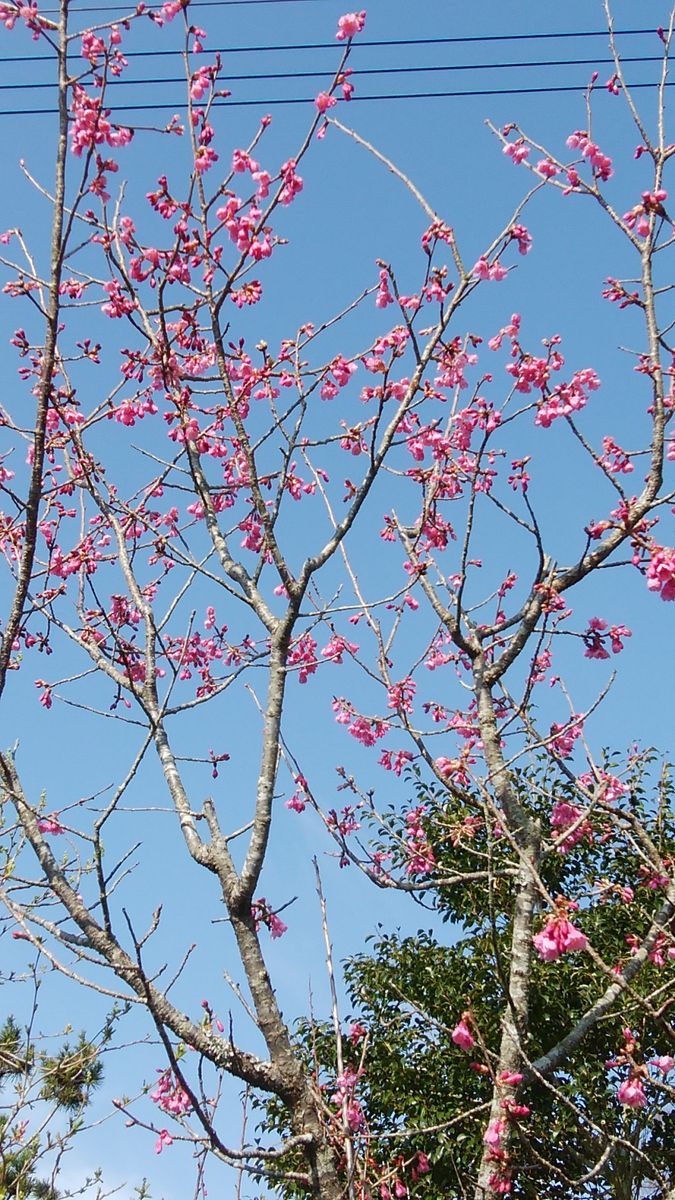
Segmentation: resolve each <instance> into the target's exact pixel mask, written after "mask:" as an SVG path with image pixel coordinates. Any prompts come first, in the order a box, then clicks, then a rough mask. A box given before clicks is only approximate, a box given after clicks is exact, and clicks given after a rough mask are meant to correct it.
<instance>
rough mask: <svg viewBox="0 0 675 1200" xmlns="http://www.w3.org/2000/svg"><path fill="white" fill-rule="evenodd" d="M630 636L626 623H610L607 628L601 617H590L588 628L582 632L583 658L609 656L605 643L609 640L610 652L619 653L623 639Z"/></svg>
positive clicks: (603, 657)
mask: <svg viewBox="0 0 675 1200" xmlns="http://www.w3.org/2000/svg"><path fill="white" fill-rule="evenodd" d="M629 637H632V634H631V631H630V629H628V627H627V626H626V625H612V626H611V628H609V629H608V627H607V622H606V621H603V620H602V618H601V617H591V619H590V621H589V622H588V629H587V630H586V632H585V633H584V634H583V640H584V645H585V647H586V649H585V650H584V658H598V659H606V658H609V650H608V649H607V645H606V643H607V642H608V641H609V644H610V647H611V651H612V654H620V653H621V651H622V650H623V648H624V646H623V643H624V639H625V638H629Z"/></svg>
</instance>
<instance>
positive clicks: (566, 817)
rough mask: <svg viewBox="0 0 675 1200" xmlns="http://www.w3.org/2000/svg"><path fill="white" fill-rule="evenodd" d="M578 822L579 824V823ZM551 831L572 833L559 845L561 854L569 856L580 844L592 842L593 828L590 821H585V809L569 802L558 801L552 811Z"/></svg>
mask: <svg viewBox="0 0 675 1200" xmlns="http://www.w3.org/2000/svg"><path fill="white" fill-rule="evenodd" d="M577 822H578V823H577ZM551 829H554V830H555V831H556V833H557V834H562V833H565V831H566V830H568V829H569V830H570V831H571V832H570V833H569V834H568V836H567V837H565V838H564V839H563V840H562V841H561V842H560V843H559V845H558V853H559V854H567V853H568V851H570V850H572V849H573V847H574V846H576V845H577V843H578V842H583V841H591V840H592V838H593V826H592V825H591V823H590V821H588V820H585V819H583V809H581V808H577V806H576V804H570V803H569V802H568V801H567V800H558V801H557V802H556V803H555V804H554V805H553V808H552V810H551Z"/></svg>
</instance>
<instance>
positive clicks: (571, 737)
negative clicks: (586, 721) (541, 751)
mask: <svg viewBox="0 0 675 1200" xmlns="http://www.w3.org/2000/svg"><path fill="white" fill-rule="evenodd" d="M582 731H583V719H582V717H580V716H579V715H576V714H575V716H574V717H572V720H571V721H569V722H568V723H567V725H559V724H558V722H557V721H554V722H553V724H552V725H551V731H550V737H549V742H548V745H549V749H550V750H552V751H553V753H554V754H557V755H559V757H560V758H569V757H570V755H571V753H572V751H573V750H574V743H575V742H576V740H577V738H580V737H581V734H582Z"/></svg>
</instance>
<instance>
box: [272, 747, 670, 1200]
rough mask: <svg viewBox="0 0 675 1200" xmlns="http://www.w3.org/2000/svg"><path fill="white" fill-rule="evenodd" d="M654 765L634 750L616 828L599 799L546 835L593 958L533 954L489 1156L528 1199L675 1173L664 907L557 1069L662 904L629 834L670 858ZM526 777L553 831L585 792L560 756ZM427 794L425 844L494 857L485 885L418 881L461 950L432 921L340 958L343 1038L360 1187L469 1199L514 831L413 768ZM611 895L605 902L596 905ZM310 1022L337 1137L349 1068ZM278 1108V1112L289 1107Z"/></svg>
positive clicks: (420, 814) (601, 1198)
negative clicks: (503, 832) (496, 825)
mask: <svg viewBox="0 0 675 1200" xmlns="http://www.w3.org/2000/svg"><path fill="white" fill-rule="evenodd" d="M606 766H607V770H606V774H607V777H610V776H609V770H610V765H609V764H607V765H606ZM649 766H650V763H649V756H645V757H642V758H641V759H635V760H634V761H633V763H632V766H631V768H630V772H629V774H628V775H626V776H625V777H624V779H625V782H624V783H623V785H622V789H621V790H622V794H621V796H620V798H618V799H616V800H613V801H612V803H613V805H614V812H613V814H612V821H611V824H610V826H608V825H607V823H606V814H602V813H600V812H598V813H597V814H596V815H595V816H591V817H590V818H587V819H585V820H584V821H581V822H579V823H578V825H577V828H576V829H575V828H574V827H573V825H571V824H570V825H569V826H568V830H567V836H566V837H565V836H564V833H563V834H559V836H558V838H557V839H556V838H555V837H554V838H553V840H552V841H551V842H550V843H549V845H548V848H547V852H545V853H543V854H542V858H541V862H540V881H541V886H542V889H543V891H544V893H545V894H546V893H548V894H549V895H551V896H552V897H556V896H559V895H564V896H566V897H568V898H572V897H575V900H574V901H573V903H574V904H575V905H577V904H578V909H571V910H570V915H572V914H573V920H574V926H575V928H577V929H578V930H579V931H583V935H584V937H585V938H587V939H588V944H589V946H592V947H593V952H592V954H591V953H589V952H588V950H586V952H584V953H570V954H564V955H561V956H560V959H559V961H556V962H555V963H553V962H547V961H545V960H544V959H542V958H541V957H540V955H539V954H537V955H534V956H533V961H532V965H531V970H532V982H531V993H530V1021H529V1029H528V1031H527V1035H526V1036H525V1037H524V1038H523V1045H522V1051H523V1058H524V1065H523V1068H522V1075H523V1079H522V1081H519V1082H521V1087H520V1091H519V1095H518V1100H517V1103H515V1104H513V1103H511V1102H510V1101H509V1099H507V1097H506V1096H505V1109H504V1112H505V1114H506V1115H505V1119H506V1120H508V1122H509V1126H510V1130H511V1134H512V1136H511V1141H510V1145H509V1150H508V1154H505V1155H504V1157H503V1158H500V1157H499V1154H498V1149H497V1147H496V1151H497V1152H496V1154H495V1167H496V1168H501V1170H502V1174H503V1177H504V1181H505V1185H509V1184H510V1180H511V1177H512V1176H516V1177H517V1180H518V1188H517V1195H519V1196H523V1197H527V1198H528V1200H558V1198H560V1200H562V1197H568V1196H570V1195H574V1196H575V1197H587V1198H588V1200H646V1198H647V1197H654V1200H657V1198H659V1200H664V1198H665V1197H666V1196H667V1195H670V1194H671V1189H672V1187H673V1184H675V1163H674V1159H673V1145H675V1109H674V1107H673V1103H672V1102H673V1099H674V1098H675V1089H674V1088H673V1087H672V1086H671V1085H670V1084H669V1083H668V1079H671V1080H672V1074H671V1070H672V1067H673V1065H674V1063H673V1059H672V1057H671V1055H672V1049H673V1027H672V1021H671V1020H670V1017H671V1016H672V1006H673V1004H674V1003H675V995H674V991H673V983H674V979H675V970H674V965H675V963H674V958H673V955H674V953H675V950H674V946H675V943H674V941H673V937H672V934H673V929H672V921H671V924H670V927H669V928H668V929H667V930H665V931H664V932H663V934H662V935H661V936H660V937H657V938H656V939H655V940H654V941H653V942H652V945H651V949H650V959H651V961H650V962H649V963H648V966H647V968H646V970H644V971H643V972H642V973H641V974H640V976H639V981H637V980H636V981H635V982H634V983H633V985H632V986H631V988H630V989H627V990H626V991H625V992H624V993H623V995H622V997H621V999H620V1001H618V1002H616V1003H614V1004H613V1006H612V1007H611V1008H610V1007H609V1006H608V1008H607V1012H606V1014H605V1016H604V1017H603V1019H600V1020H596V1021H594V1022H592V1023H591V1022H589V1023H588V1029H587V1031H586V1032H585V1034H584V1036H583V1038H582V1039H580V1040H579V1042H578V1044H577V1045H576V1046H575V1047H574V1049H573V1050H572V1052H570V1053H569V1054H568V1055H567V1056H566V1057H565V1059H564V1065H563V1066H562V1068H561V1069H556V1066H555V1064H556V1062H557V1059H558V1058H559V1057H560V1056H561V1051H562V1049H563V1047H564V1044H565V1041H566V1038H567V1037H568V1035H569V1032H570V1030H571V1029H572V1030H574V1029H577V1028H579V1027H581V1026H582V1025H583V1023H584V1021H585V1020H587V1014H589V1012H592V1011H593V1009H594V1005H595V1004H596V1003H597V966H598V963H599V962H600V963H601V964H602V968H603V969H604V970H605V971H606V972H607V973H610V972H611V970H612V968H613V967H615V966H617V965H623V964H625V963H626V960H627V959H628V958H630V955H631V951H632V950H633V949H634V947H635V946H636V945H637V944H638V942H639V940H640V939H641V938H643V937H644V936H645V934H646V933H647V931H648V929H649V927H650V926H651V925H652V923H653V922H654V918H655V916H656V915H657V913H658V911H659V909H660V907H661V906H662V904H663V887H664V881H663V880H662V879H658V878H657V877H656V876H655V874H654V872H653V871H652V870H651V869H650V868H649V867H648V866H647V865H646V863H645V864H643V868H642V869H641V870H639V872H638V876H637V877H636V876H635V869H636V864H635V858H634V856H633V855H631V853H630V852H629V850H628V849H627V847H626V844H625V839H626V834H627V832H628V831H629V830H635V829H638V828H639V829H640V830H641V831H642V835H643V837H644V838H648V839H649V840H651V841H652V846H653V847H654V848H656V849H658V853H659V855H660V856H662V858H664V859H665V861H669V860H670V859H671V858H672V857H673V855H674V854H675V821H674V819H673V814H672V806H671V804H670V800H671V792H672V789H671V781H670V776H669V774H668V772H667V771H666V772H664V773H663V774H662V776H661V779H660V781H659V783H658V784H657V785H656V786H654V785H653V782H652V777H651V774H650V771H649ZM614 778H616V777H614ZM514 780H515V785H516V786H517V790H518V795H519V798H520V801H521V803H522V804H523V805H524V806H526V808H527V811H528V812H529V814H530V817H531V819H532V820H533V821H535V822H538V823H539V825H540V826H542V827H543V826H544V825H545V824H548V823H549V822H550V813H551V810H552V806H553V811H557V812H559V813H560V812H565V811H567V810H565V809H564V808H562V806H563V805H570V806H571V805H573V804H574V802H575V787H574V785H573V783H572V781H571V780H570V779H568V778H567V777H566V776H565V774H564V773H562V774H561V772H560V770H559V769H557V768H556V769H553V768H551V767H550V766H545V765H541V764H540V765H539V767H538V768H537V769H535V770H532V771H531V772H522V773H520V774H519V775H517V776H515V777H514ZM415 792H416V802H415V805H414V809H413V810H412V811H414V813H415V814H416V821H417V829H418V838H417V843H418V846H420V845H421V842H422V839H421V837H420V836H419V830H420V829H423V831H424V838H425V839H426V841H425V844H426V846H427V847H428V852H429V856H430V862H431V854H432V853H433V860H434V867H433V871H434V873H435V874H438V876H439V877H440V878H443V877H444V876H446V877H454V876H455V875H457V874H459V873H463V874H464V875H465V877H466V878H467V880H468V879H469V878H470V875H471V871H472V869H475V867H476V865H477V863H478V862H479V861H481V860H483V861H489V862H490V864H491V871H492V880H491V886H490V887H489V888H486V887H485V886H484V883H483V882H482V881H481V882H480V883H474V884H473V885H472V884H471V883H470V882H467V883H466V884H465V885H464V886H463V887H461V888H454V887H453V888H449V887H443V885H440V886H438V887H437V888H434V889H432V890H427V891H426V892H425V893H423V895H424V896H425V903H426V904H428V905H429V906H430V907H433V908H434V909H436V910H437V912H438V913H440V915H441V917H442V919H443V920H444V921H446V922H447V923H448V924H449V925H450V926H451V929H452V933H451V935H450V937H449V938H448V939H447V943H450V944H447V943H446V942H445V941H442V940H440V939H439V937H438V934H437V933H435V932H433V931H431V930H424V929H420V931H419V932H418V933H417V934H416V935H415V936H408V937H403V936H401V935H400V934H398V933H390V932H386V931H384V930H383V929H382V928H380V931H379V933H378V935H377V937H376V938H375V939H374V944H373V947H372V950H371V951H370V952H369V953H364V954H360V955H358V956H356V957H354V958H352V959H350V960H349V961H348V962H347V963H346V964H345V977H346V983H347V989H348V993H349V996H350V1000H351V1003H352V1005H353V1011H354V1018H353V1020H352V1022H351V1026H350V1028H349V1029H343V1030H342V1031H341V1033H340V1036H339V1041H340V1043H341V1047H342V1056H343V1060H344V1062H343V1066H342V1072H341V1073H342V1076H344V1075H345V1074H346V1075H347V1076H348V1077H349V1079H350V1080H351V1082H350V1083H349V1084H348V1092H349V1103H350V1105H351V1106H352V1120H351V1126H352V1133H353V1135H354V1138H355V1141H356V1143H357V1148H356V1151H355V1152H356V1154H357V1156H360V1160H361V1164H362V1166H361V1169H362V1175H363V1182H364V1189H365V1191H364V1194H369V1195H372V1196H378V1195H379V1196H380V1197H382V1198H383V1200H389V1197H390V1196H395V1197H402V1196H404V1195H406V1194H408V1193H410V1194H415V1195H416V1194H419V1195H420V1196H425V1197H428V1198H429V1200H432V1198H433V1200H441V1197H443V1200H448V1198H449V1197H452V1198H453V1200H454V1198H455V1197H456V1198H457V1200H460V1198H461V1197H462V1196H464V1195H466V1194H467V1191H468V1189H469V1181H471V1180H472V1179H474V1178H475V1171H476V1164H477V1163H479V1162H480V1160H481V1155H482V1153H483V1151H484V1138H485V1129H486V1125H485V1121H486V1114H489V1112H490V1108H491V1102H492V1100H491V1098H492V1093H493V1089H494V1088H495V1086H496V1087H497V1088H499V1082H500V1081H499V1076H498V1073H497V1064H498V1057H499V1045H500V1038H501V1036H502V1022H503V1014H504V1012H505V1011H506V1009H507V1008H508V982H507V981H508V969H507V965H508V958H509V950H510V946H511V941H512V934H513V881H514V875H515V868H516V865H517V862H516V856H515V853H514V849H513V847H512V845H510V844H509V841H508V839H507V838H504V837H500V836H497V837H495V836H494V830H493V831H492V833H490V828H491V827H490V823H489V822H488V821H483V820H481V819H480V818H479V817H478V816H477V814H478V813H479V812H480V808H481V800H480V797H474V803H473V804H472V805H468V806H467V807H466V810H465V811H464V812H462V811H461V810H460V809H459V808H458V806H457V805H456V804H453V806H452V809H450V808H449V806H448V804H447V797H446V796H445V794H444V793H443V792H442V790H441V789H434V788H431V789H430V788H428V787H426V786H424V785H423V784H422V783H421V782H420V781H419V780H418V781H417V782H416V784H415ZM567 815H568V817H569V815H570V814H569V812H568V814H567ZM386 823H387V825H388V828H389V830H390V837H389V841H388V842H387V841H380V852H382V853H384V854H386V855H387V857H388V859H389V860H391V859H394V860H396V859H397V858H398V859H399V860H400V861H399V865H403V864H404V862H405V859H406V855H409V850H408V849H407V848H406V847H407V842H406V832H407V830H409V828H410V822H408V823H407V826H406V822H405V820H401V819H400V818H397V817H396V814H395V812H394V810H392V811H391V812H390V813H389V814H387V815H386ZM553 833H555V830H554V831H553ZM556 842H557V844H556ZM629 842H630V838H629ZM429 877H431V871H429ZM599 891H600V893H601V894H602V895H603V897H604V902H603V903H595V904H591V903H590V900H591V898H593V897H597V895H598V892H599ZM544 919H545V918H544V917H543V916H542V917H541V918H540V921H539V924H543V922H544ZM298 1033H299V1037H300V1041H301V1044H302V1045H303V1048H304V1052H305V1054H306V1056H307V1060H308V1062H309V1063H313V1067H314V1070H315V1074H316V1078H317V1082H318V1083H319V1084H320V1086H321V1087H322V1089H323V1093H324V1096H325V1098H326V1112H327V1120H329V1121H330V1120H331V1119H332V1120H333V1123H334V1132H335V1137H336V1139H339V1137H340V1136H341V1131H340V1128H339V1121H338V1115H339V1114H338V1111H337V1109H336V1106H335V1104H334V1103H333V1104H332V1105H331V1095H332V1094H334V1093H336V1092H339V1086H337V1085H336V1083H335V1080H336V1077H337V1076H339V1075H340V1070H339V1067H338V1063H337V1055H336V1036H335V1029H334V1027H333V1025H331V1024H323V1025H321V1024H319V1025H317V1024H316V1023H314V1022H311V1021H303V1022H301V1023H300V1025H299V1028H298ZM344 1064H346V1066H345V1065H344ZM551 1064H553V1069H551ZM350 1072H351V1075H350ZM631 1080H632V1081H633V1082H634V1083H637V1086H638V1098H640V1099H641V1093H642V1092H644V1096H645V1104H644V1107H643V1106H641V1105H640V1104H637V1105H635V1106H633V1105H631V1104H626V1103H621V1095H622V1094H623V1093H622V1092H620V1090H619V1089H621V1087H622V1084H623V1085H626V1084H627V1082H629V1081H631ZM505 1091H506V1089H505ZM268 1111H269V1119H271V1120H272V1122H274V1121H275V1120H277V1121H278V1119H279V1111H280V1110H278V1109H274V1108H273V1109H271V1110H268ZM495 1140H496V1139H495ZM420 1163H421V1164H422V1170H420ZM507 1171H508V1174H507ZM368 1180H370V1181H371V1183H370V1184H368V1182H367V1181H368ZM372 1181H375V1182H374V1183H373V1182H372ZM290 1190H291V1191H292V1189H290Z"/></svg>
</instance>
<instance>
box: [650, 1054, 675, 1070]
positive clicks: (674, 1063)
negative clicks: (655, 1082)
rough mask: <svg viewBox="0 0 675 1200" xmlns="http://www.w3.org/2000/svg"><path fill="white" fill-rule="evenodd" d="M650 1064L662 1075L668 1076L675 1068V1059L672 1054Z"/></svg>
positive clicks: (651, 1061)
mask: <svg viewBox="0 0 675 1200" xmlns="http://www.w3.org/2000/svg"><path fill="white" fill-rule="evenodd" d="M650 1064H651V1066H653V1067H656V1069H657V1071H660V1072H661V1074H662V1075H667V1074H668V1072H669V1071H672V1069H673V1067H675V1058H673V1056H672V1054H662V1055H660V1056H659V1058H652V1059H650Z"/></svg>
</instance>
